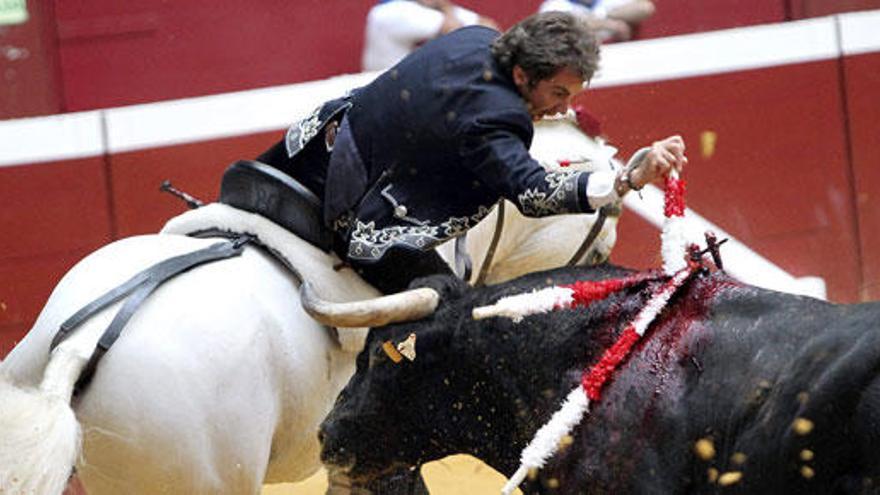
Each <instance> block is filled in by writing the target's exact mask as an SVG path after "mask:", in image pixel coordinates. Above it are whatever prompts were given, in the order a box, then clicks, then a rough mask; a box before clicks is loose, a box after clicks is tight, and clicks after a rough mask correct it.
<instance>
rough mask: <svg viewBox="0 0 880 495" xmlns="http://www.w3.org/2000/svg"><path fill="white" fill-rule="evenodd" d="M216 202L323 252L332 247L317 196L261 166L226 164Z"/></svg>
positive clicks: (330, 233) (278, 172)
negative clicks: (258, 218) (275, 226)
mask: <svg viewBox="0 0 880 495" xmlns="http://www.w3.org/2000/svg"><path fill="white" fill-rule="evenodd" d="M220 202H221V203H224V204H227V205H229V206H234V207H235V208H238V209H240V210H245V211H249V212H251V213H256V214H258V215H261V216H263V217H266V218H268V219H269V220H271V221H273V222H275V223H276V224H278V225H280V226H282V227H284V228H285V229H287V230H289V231H290V232H292V233H294V234H295V235H296V236H298V237H299V238H301V239H303V240H304V241H306V242H308V243H310V244H312V245H314V246H317V247H318V248H321V249H323V250H324V251H330V250H331V248H332V247H333V232H332V231H331V230H330V229H328V228H327V227H326V226H325V225H324V223H323V213H322V211H323V210H322V206H321V200H320V199H318V196H316V195H315V193H313V192H312V191H310V190H308V189H307V188H306V187H305V186H303V185H302V184H300V183H299V182H297V181H296V180H295V179H294V178H293V177H291V176H289V175H287V174H285V173H284V172H282V171H280V170H278V169H276V168H274V167H271V166H269V165H266V164H265V163H260V162H256V161H252V160H239V161H237V162H235V163H233V164H232V165H230V166H229V168H227V169H226V172H225V173H224V174H223V180H222V182H221V183H220Z"/></svg>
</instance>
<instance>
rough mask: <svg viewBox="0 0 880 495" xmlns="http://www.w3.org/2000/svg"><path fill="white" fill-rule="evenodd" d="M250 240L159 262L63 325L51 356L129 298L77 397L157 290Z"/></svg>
mask: <svg viewBox="0 0 880 495" xmlns="http://www.w3.org/2000/svg"><path fill="white" fill-rule="evenodd" d="M251 239H252V238H251V237H250V236H242V237H238V238H236V239H234V240H232V241H222V242H218V243H215V244H212V245H210V246H208V247H206V248H204V249H200V250H198V251H194V252H191V253H187V254H183V255H180V256H175V257H173V258H169V259H167V260H164V261H160V262H159V263H156V264H154V265H153V266H151V267H149V268H147V269H145V270H143V271H141V272H140V273H138V274H137V275H135V276H134V277H132V278H130V279H129V280H128V281H126V282H125V283H123V284H122V285H120V286H118V287H115V288H113V289H111V290H109V291H108V292H106V293H105V294H103V295H102V296H100V297H98V298H97V299H95V300H94V301H92V302H90V303H89V304H87V305H85V306H83V308H82V309H80V310H79V311H77V312H76V313H74V315H73V316H71V317H70V318H68V319H67V320H66V321H65V322H64V323H62V324H61V326H60V327H59V329H58V332H57V333H56V334H55V337H54V338H53V339H52V344H51V346H50V347H49V349H50V352H51V351H52V350H54V349H55V348H56V347H57V346H58V345H59V344H61V342H63V341H64V340H65V339H67V338H68V337H69V336H70V335H71V334H72V333H73V331H74V330H76V328H77V327H78V326H79V325H80V324H81V323H83V322H84V321H86V320H87V319H89V318H90V317H92V316H94V315H95V314H96V313H97V312H98V311H101V310H103V309H104V308H106V307H108V306H110V305H111V304H113V303H115V302H117V301H119V300H120V299H122V298H123V297H125V296H129V297H128V299H127V300H126V301H125V303H124V304H123V305H122V307H121V308H120V309H119V311H118V312H117V313H116V315H115V316H114V317H113V320H112V321H111V322H110V326H108V327H107V329H106V330H105V331H104V333H103V334H102V335H101V338H100V339H99V340H98V343H97V345H96V347H95V351H94V352H93V353H92V356H91V358H89V362H88V363H87V364H86V367H85V369H84V370H83V372H82V373H81V374H80V377H79V379H78V380H77V382H76V385H75V386H74V395H77V394H79V393H80V392H81V391H82V390H83V389H84V388H85V387H86V386H88V384H89V382H90V381H91V379H92V377H93V376H94V373H95V370H96V368H97V366H98V362H99V361H100V360H101V357H103V356H104V354H105V353H106V352H107V350H109V349H110V346H112V345H113V343H115V342H116V340H117V339H118V338H119V336H120V334H121V333H122V330H123V328H125V325H126V324H127V323H128V321H129V320H130V319H131V317H132V316H133V315H134V313H135V312H136V311H137V310H138V308H140V306H141V304H142V303H143V302H144V301H145V300H146V298H147V297H148V296H149V295H150V294H152V293H153V291H154V290H156V288H157V287H159V286H160V285H162V284H163V283H164V282H166V281H168V280H169V279H171V278H172V277H174V276H175V275H178V274H180V273H183V272H185V271H187V270H190V269H192V268H194V267H196V266H199V265H202V264H205V263H210V262H212V261H218V260H222V259H226V258H231V257H234V256H238V255H240V254H241V253H242V251H243V250H244V245H245V244H247V243H248V242H250V241H251Z"/></svg>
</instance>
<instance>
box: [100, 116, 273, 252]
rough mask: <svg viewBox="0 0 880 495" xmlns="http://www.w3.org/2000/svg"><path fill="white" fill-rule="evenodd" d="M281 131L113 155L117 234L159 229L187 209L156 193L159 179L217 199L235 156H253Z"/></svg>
mask: <svg viewBox="0 0 880 495" xmlns="http://www.w3.org/2000/svg"><path fill="white" fill-rule="evenodd" d="M283 134H284V133H283V131H282V130H279V131H278V132H273V133H265V134H257V135H250V136H241V137H236V138H230V139H221V140H212V141H202V142H197V143H189V144H184V145H178V146H167V147H162V148H152V149H147V150H141V151H136V152H128V153H120V154H116V155H112V156H111V158H110V164H111V175H112V177H113V179H112V190H113V198H114V200H113V202H114V205H115V207H116V218H117V226H118V235H119V237H126V236H131V235H135V234H143V233H148V232H157V231H158V230H159V229H161V228H162V226H163V225H165V222H166V221H167V220H168V219H169V218H171V217H173V216H175V215H178V214H180V213H182V212H183V211H185V210H186V205H185V204H184V203H183V202H182V201H180V200H178V199H175V198H174V197H173V196H171V195H169V194H167V193H162V192H160V191H159V185H160V184H161V183H162V181H164V180H166V179H168V180H171V182H172V184H174V186H175V187H177V188H178V189H181V190H183V191H186V192H187V193H189V194H191V195H193V196H195V197H196V198H199V199H201V200H203V201H206V202H210V201H215V200H216V199H217V194H218V192H219V190H220V189H219V188H220V177H221V176H222V174H223V171H224V170H226V167H228V166H229V165H230V164H232V163H233V162H234V161H236V160H239V159H243V158H246V159H251V158H255V157H256V156H257V155H259V154H260V153H262V152H263V151H264V150H266V149H268V148H269V146H271V145H272V144H274V143H275V141H277V140H278V139H281V137H282V136H283Z"/></svg>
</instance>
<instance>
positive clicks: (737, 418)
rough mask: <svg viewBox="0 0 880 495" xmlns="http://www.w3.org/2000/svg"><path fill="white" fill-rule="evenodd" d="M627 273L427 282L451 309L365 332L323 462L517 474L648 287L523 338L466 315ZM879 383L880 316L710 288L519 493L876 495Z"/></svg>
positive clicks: (692, 295)
mask: <svg viewBox="0 0 880 495" xmlns="http://www.w3.org/2000/svg"><path fill="white" fill-rule="evenodd" d="M624 273H626V272H624V271H623V270H621V269H619V268H615V267H610V266H604V267H593V268H565V269H559V270H555V271H551V272H545V273H540V274H533V275H528V276H526V277H523V278H520V279H518V280H515V281H512V282H509V283H506V284H502V285H498V286H494V287H488V288H482V289H466V288H463V287H460V286H457V285H456V284H455V283H454V282H453V281H451V280H449V279H445V278H434V279H426V281H425V284H427V285H430V286H434V287H435V288H442V291H443V300H444V302H443V303H442V304H441V306H440V308H438V310H437V312H436V313H435V314H434V316H433V317H431V318H429V319H426V320H422V321H419V322H412V323H408V324H397V325H392V326H388V327H383V328H378V329H374V330H372V331H371V332H370V336H369V339H368V343H367V347H366V348H365V350H364V351H363V352H362V353H361V354H360V355H359V356H358V360H357V372H356V374H355V376H354V377H353V378H352V379H351V381H350V382H349V384H348V386H347V387H346V388H345V390H344V391H343V392H342V393H341V394H340V397H339V399H338V400H337V403H336V406H335V407H334V409H333V411H332V412H331V414H330V415H329V416H328V417H327V419H326V420H325V422H324V424H323V427H322V432H321V438H322V443H323V452H322V457H323V459H324V461H325V462H326V463H328V464H331V465H336V466H340V467H342V468H344V469H348V470H349V473H350V475H351V476H352V477H353V478H355V479H358V478H360V479H369V478H372V477H374V476H376V475H377V474H378V473H380V472H383V471H385V470H387V469H389V468H391V467H398V468H399V467H401V466H403V465H406V466H417V465H420V464H422V463H424V462H428V461H431V460H434V459H439V458H442V457H444V456H446V455H449V454H453V453H468V454H471V455H474V456H476V457H478V458H480V459H482V460H484V461H485V462H487V463H488V464H489V465H491V466H493V467H494V468H496V469H497V470H498V471H500V472H501V473H504V474H505V475H508V476H509V475H511V474H512V473H513V472H514V471H515V470H516V468H517V466H518V464H519V454H520V452H521V450H522V449H523V447H524V446H525V445H526V444H527V443H528V442H529V441H530V440H531V438H532V436H533V435H534V433H535V432H536V430H537V429H538V428H539V427H540V426H541V425H543V424H544V423H545V422H547V421H548V419H549V418H550V416H551V415H552V414H553V412H554V411H556V410H557V409H558V408H559V406H560V401H561V399H562V398H564V397H565V396H566V394H568V393H569V392H570V391H571V390H572V389H573V388H574V387H576V386H577V385H578V383H579V380H580V377H581V373H582V370H584V369H585V367H587V366H588V365H589V364H592V363H594V362H595V361H596V360H597V358H598V356H600V355H601V353H602V352H603V351H604V350H605V349H606V348H608V346H609V345H611V344H612V342H613V341H614V339H615V337H616V336H617V335H618V334H619V333H620V332H621V331H622V329H623V327H624V326H625V325H626V323H627V322H629V321H631V320H632V318H633V317H634V316H635V314H636V313H637V311H638V310H639V309H640V308H641V307H642V306H643V305H644V303H645V301H646V299H647V297H648V296H647V294H648V293H650V289H647V290H646V288H645V287H644V286H643V287H641V288H635V289H631V290H627V291H625V292H622V293H618V294H615V295H613V296H612V297H610V298H609V299H607V300H604V301H601V302H596V303H593V304H592V305H591V306H589V307H588V308H579V309H572V310H565V311H556V312H553V313H549V314H545V315H538V316H531V317H527V318H526V319H525V320H524V321H522V322H521V323H519V324H514V323H512V322H511V321H509V320H507V319H502V318H492V319H489V320H483V321H474V320H472V319H471V317H470V313H471V310H472V308H473V307H475V306H481V305H486V304H491V303H493V302H495V301H497V300H498V299H499V298H500V297H502V296H506V295H511V294H515V293H520V292H523V291H525V290H530V289H533V288H539V287H542V286H545V285H547V284H561V283H570V282H572V281H575V280H583V279H604V278H610V277H615V276H620V275H622V274H624ZM640 289H641V290H640ZM411 332H412V333H415V334H416V335H417V344H416V349H417V356H416V359H415V361H413V362H409V361H406V360H404V361H402V362H401V363H399V364H394V363H393V362H392V361H391V360H390V359H389V358H388V356H386V354H385V353H384V352H383V351H382V349H381V344H382V343H383V342H384V341H387V340H391V341H392V342H399V341H401V340H404V339H405V338H406V336H407V335H409V334H410V333H411ZM878 369H880V303H868V304H859V305H835V304H829V303H826V302H822V301H818V300H815V299H811V298H806V297H798V296H793V295H788V294H782V293H777V292H772V291H767V290H763V289H759V288H755V287H751V286H744V285H741V284H739V283H737V282H735V281H734V280H732V279H730V278H729V277H727V276H726V275H725V274H723V273H720V272H716V273H713V274H708V273H702V274H700V275H699V276H697V277H696V278H695V279H693V280H691V281H690V282H688V284H687V285H685V286H684V287H683V288H682V289H681V290H680V291H679V293H678V294H676V296H675V297H674V298H673V299H672V300H671V301H670V304H669V305H668V306H667V308H666V309H665V310H664V311H663V312H662V313H661V314H660V315H659V316H658V318H657V320H655V322H654V323H653V325H652V326H651V327H650V328H649V330H648V333H647V336H646V338H644V339H643V340H642V342H640V343H639V344H638V345H637V346H636V347H635V348H634V350H633V353H632V354H631V355H630V357H629V358H628V360H626V361H624V363H623V364H622V365H621V367H620V368H619V369H618V371H617V372H615V373H614V374H613V377H612V378H611V381H610V382H609V383H608V385H607V386H606V388H605V389H604V391H603V395H602V398H601V400H600V401H599V402H598V403H596V404H593V406H592V411H591V412H590V413H588V415H587V416H585V419H584V420H583V421H582V422H581V424H580V425H578V426H576V427H575V429H574V430H573V432H572V437H569V438H567V439H566V440H571V441H569V442H565V445H566V446H564V447H563V448H562V450H561V451H560V452H559V453H557V454H556V455H555V456H554V457H553V459H552V460H551V461H549V462H548V464H547V466H546V467H545V468H544V469H543V470H541V471H540V473H539V474H538V475H537V476H536V477H531V479H529V480H527V481H526V482H525V483H524V484H523V485H522V487H521V488H523V490H524V491H525V492H526V493H614V494H622V493H662V494H666V493H715V492H725V493H727V492H730V493H799V494H800V493H822V494H825V493H875V492H880V477H878V475H880V454H878V452H880V449H878V446H880V380H877V377H878ZM698 445H699V446H700V447H703V449H702V450H701V449H700V448H697V446H698ZM710 447H711V448H710Z"/></svg>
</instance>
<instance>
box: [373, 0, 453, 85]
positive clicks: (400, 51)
mask: <svg viewBox="0 0 880 495" xmlns="http://www.w3.org/2000/svg"><path fill="white" fill-rule="evenodd" d="M442 26H443V13H442V12H440V11H437V10H434V9H430V8H428V7H423V6H421V5H419V4H418V3H416V2H409V1H402V0H398V1H394V2H387V3H383V4H380V5H376V6H375V7H373V8H372V9H371V10H370V13H369V14H367V26H366V36H365V40H364V55H363V59H362V63H363V69H364V70H366V71H373V70H384V69H387V68H389V67H391V66H392V65H394V64H396V63H397V62H399V61H400V59H402V58H403V57H405V56H406V55H407V54H408V53H409V52H411V51H412V50H413V49H414V48H415V47H416V46H417V45H418V44H419V43H422V42H424V41H427V40H429V39H431V38H433V37H435V36H437V35H438V34H439V33H440V28H441V27H442Z"/></svg>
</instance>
